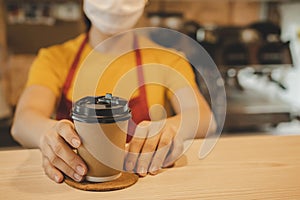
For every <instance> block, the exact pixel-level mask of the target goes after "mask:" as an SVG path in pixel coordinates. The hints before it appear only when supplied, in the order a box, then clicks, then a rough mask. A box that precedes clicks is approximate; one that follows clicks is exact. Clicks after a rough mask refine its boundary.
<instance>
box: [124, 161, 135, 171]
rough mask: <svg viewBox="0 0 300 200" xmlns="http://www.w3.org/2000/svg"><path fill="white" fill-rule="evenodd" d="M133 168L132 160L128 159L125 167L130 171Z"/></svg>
mask: <svg viewBox="0 0 300 200" xmlns="http://www.w3.org/2000/svg"><path fill="white" fill-rule="evenodd" d="M133 168H134V166H133V162H132V161H129V162H127V163H126V169H127V170H129V171H132V170H133Z"/></svg>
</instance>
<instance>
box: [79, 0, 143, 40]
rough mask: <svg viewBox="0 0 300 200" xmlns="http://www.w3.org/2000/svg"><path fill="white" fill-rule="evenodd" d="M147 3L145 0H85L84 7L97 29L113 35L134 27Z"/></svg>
mask: <svg viewBox="0 0 300 200" xmlns="http://www.w3.org/2000/svg"><path fill="white" fill-rule="evenodd" d="M145 4H146V1H145V0H84V4H83V9H84V12H85V14H86V16H87V17H88V18H89V19H90V20H91V22H92V24H93V25H94V26H95V27H96V28H97V29H99V30H100V31H101V32H103V33H104V34H108V35H113V34H116V33H119V32H122V31H126V30H128V29H130V28H132V27H133V26H134V25H135V24H136V23H137V21H138V19H139V18H140V17H141V15H142V14H143V11H144V7H145Z"/></svg>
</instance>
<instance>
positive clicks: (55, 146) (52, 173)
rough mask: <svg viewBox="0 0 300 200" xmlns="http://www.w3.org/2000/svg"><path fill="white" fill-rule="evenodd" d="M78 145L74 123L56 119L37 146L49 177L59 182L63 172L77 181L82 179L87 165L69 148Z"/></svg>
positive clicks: (78, 139)
mask: <svg viewBox="0 0 300 200" xmlns="http://www.w3.org/2000/svg"><path fill="white" fill-rule="evenodd" d="M80 145H81V141H80V138H79V136H78V135H77V133H76V131H75V130H74V125H73V123H72V122H70V121H68V120H61V121H57V122H56V123H55V125H54V126H53V127H52V128H51V129H50V130H48V131H47V132H46V133H45V134H44V135H43V136H42V137H41V140H40V144H39V148H40V150H41V152H42V155H43V167H44V170H45V173H46V174H47V176H48V177H49V178H50V179H52V180H54V181H55V182H57V183H61V182H62V181H63V179H64V175H63V174H66V175H67V176H69V177H70V178H72V179H74V180H75V181H78V182H79V181H81V180H82V179H83V177H84V175H85V174H86V173H87V167H86V165H85V163H84V162H83V160H82V159H81V158H80V157H79V156H78V155H77V154H76V153H75V152H74V151H73V150H72V148H71V147H73V148H78V147H79V146H80Z"/></svg>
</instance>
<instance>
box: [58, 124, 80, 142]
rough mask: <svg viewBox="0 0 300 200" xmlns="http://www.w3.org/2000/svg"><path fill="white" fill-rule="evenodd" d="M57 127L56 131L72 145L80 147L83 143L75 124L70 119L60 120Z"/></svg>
mask: <svg viewBox="0 0 300 200" xmlns="http://www.w3.org/2000/svg"><path fill="white" fill-rule="evenodd" d="M55 128H56V132H57V133H58V134H59V135H60V136H61V137H63V138H64V140H65V141H66V142H67V143H69V144H70V145H71V146H72V147H74V148H78V147H79V146H80V145H81V141H80V138H79V136H78V135H77V133H76V131H75V130H74V124H73V123H72V122H70V121H69V120H61V121H59V122H58V123H57V125H56V127H55Z"/></svg>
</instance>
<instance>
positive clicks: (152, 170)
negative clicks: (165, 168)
mask: <svg viewBox="0 0 300 200" xmlns="http://www.w3.org/2000/svg"><path fill="white" fill-rule="evenodd" d="M150 172H151V174H157V172H158V167H156V166H154V167H151V169H150Z"/></svg>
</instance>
